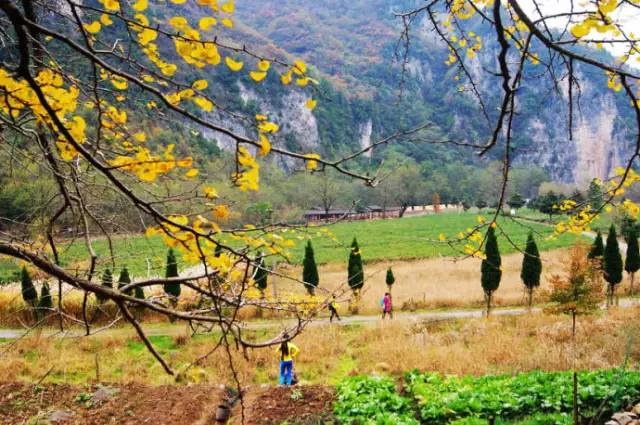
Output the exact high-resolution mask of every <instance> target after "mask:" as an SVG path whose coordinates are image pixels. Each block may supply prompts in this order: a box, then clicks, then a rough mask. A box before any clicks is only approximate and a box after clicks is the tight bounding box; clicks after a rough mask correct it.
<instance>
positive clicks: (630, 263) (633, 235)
mask: <svg viewBox="0 0 640 425" xmlns="http://www.w3.org/2000/svg"><path fill="white" fill-rule="evenodd" d="M624 269H625V271H626V272H627V273H629V279H630V284H629V293H630V294H631V295H633V292H634V291H633V279H634V277H635V274H636V272H637V271H638V269H640V249H639V248H638V234H637V232H636V229H635V227H634V228H632V229H630V231H629V240H628V241H627V258H626V261H625V263H624Z"/></svg>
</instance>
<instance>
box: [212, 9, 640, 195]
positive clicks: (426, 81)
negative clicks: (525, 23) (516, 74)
mask: <svg viewBox="0 0 640 425" xmlns="http://www.w3.org/2000/svg"><path fill="white" fill-rule="evenodd" d="M421 3H422V2H418V1H412V0H400V1H388V0H348V1H347V0H323V1H314V0H242V1H238V2H237V18H238V21H239V23H240V24H239V25H238V27H237V30H236V31H238V32H241V33H242V34H241V35H242V36H243V37H245V38H247V37H248V38H249V39H250V41H252V42H254V46H255V47H257V48H260V49H265V51H267V52H273V53H274V54H281V55H285V56H287V57H290V58H294V57H301V58H303V59H304V60H305V61H307V62H308V63H310V64H312V65H313V66H314V68H315V71H316V72H317V73H318V75H319V76H320V77H321V81H322V82H321V84H320V86H319V92H320V93H321V101H320V103H319V106H318V108H317V109H316V111H315V112H314V114H313V115H312V114H310V113H308V112H306V111H304V108H303V107H302V104H303V97H302V95H300V94H297V93H295V91H294V92H291V91H288V92H282V93H281V91H279V90H278V89H277V88H275V87H274V86H276V84H273V85H272V86H269V82H267V83H266V86H265V87H266V88H265V87H259V88H255V87H254V85H250V84H245V83H243V82H242V80H239V81H238V82H237V89H238V90H237V92H236V93H235V94H234V95H235V96H237V97H239V98H240V101H239V102H240V103H241V104H244V105H245V107H248V106H251V107H253V108H257V109H260V110H265V109H266V110H268V111H269V112H270V113H271V114H272V115H273V116H275V117H276V118H280V119H281V120H282V121H283V122H287V123H288V125H287V126H285V127H284V128H283V131H282V134H281V137H280V141H279V142H280V143H283V144H286V145H287V146H289V147H296V148H302V149H315V150H319V151H320V152H322V153H323V154H324V155H339V154H342V153H345V152H350V151H353V150H355V149H357V148H358V147H359V146H366V145H367V144H369V143H371V141H373V140H376V139H377V138H380V137H384V136H386V135H388V134H390V133H393V132H394V131H396V130H397V129H408V128H411V127H415V126H417V125H420V124H423V123H431V124H432V125H433V127H432V129H430V131H429V137H428V139H430V140H443V139H450V140H459V141H467V142H475V143H483V142H485V141H486V140H487V138H488V135H489V134H490V132H491V130H492V127H491V124H490V123H489V122H488V121H487V120H486V119H485V117H484V116H483V114H482V113H481V110H480V108H479V104H478V102H477V100H476V99H475V98H474V97H473V96H472V95H471V94H470V93H468V92H466V91H465V92H464V93H461V92H460V91H459V87H460V85H461V82H463V80H460V81H457V80H456V79H455V77H456V75H457V70H456V69H455V68H454V67H450V66H448V65H446V64H445V63H444V61H445V60H446V57H447V50H446V49H445V47H444V45H443V44H442V42H440V41H439V40H438V39H437V38H436V37H435V35H434V33H433V31H431V29H430V27H429V26H428V25H427V24H426V22H423V21H421V20H416V22H414V25H413V32H412V34H411V46H410V51H409V56H408V63H407V70H408V73H407V75H406V78H405V79H404V82H403V81H402V72H401V66H400V63H399V61H398V60H397V59H396V53H397V50H396V47H397V43H398V38H399V35H400V31H401V28H400V25H399V22H398V21H397V19H396V18H395V16H394V12H398V11H402V10H407V9H410V8H411V7H413V6H416V5H419V4H421ZM489 31H490V29H488V28H482V27H481V26H478V27H477V31H476V32H477V33H478V34H479V35H480V36H482V38H483V48H482V50H480V52H479V57H478V60H477V61H476V62H474V63H472V64H471V66H470V69H471V72H472V73H473V75H474V78H475V79H477V81H478V83H479V89H480V91H481V92H482V93H483V95H484V96H486V99H485V100H486V102H487V111H489V116H490V118H495V112H494V111H496V110H497V109H496V108H497V106H498V102H499V96H500V93H499V92H498V91H497V90H499V89H498V88H499V83H500V78H499V77H497V76H495V75H493V74H492V72H493V71H495V69H496V64H495V52H496V43H495V41H494V39H493V38H494V37H495V36H494V35H493V34H491V33H490V32H489ZM275 46H277V47H275ZM541 57H542V52H541ZM496 72H497V71H496ZM539 74H541V70H540V67H539V66H538V67H536V66H534V65H531V66H528V67H527V70H526V76H527V81H528V82H527V84H526V85H525V86H524V87H523V89H522V90H521V92H520V94H519V97H518V102H519V104H518V112H519V115H518V117H517V121H516V123H515V125H514V130H515V131H514V134H515V136H514V151H513V156H514V158H515V163H516V164H518V163H521V164H532V163H534V164H538V165H541V166H542V167H544V168H545V169H546V170H547V171H548V172H549V174H550V176H551V177H552V178H553V179H555V180H558V181H565V182H578V183H585V182H587V181H589V180H590V179H591V178H592V177H594V176H597V177H601V178H604V177H607V176H608V175H609V174H610V173H611V171H612V169H613V168H614V167H615V166H617V165H619V164H620V163H621V162H622V160H623V158H625V157H626V153H627V152H628V151H629V149H630V145H631V143H632V140H633V139H632V132H631V130H632V129H633V125H632V124H633V123H632V121H631V119H632V116H631V115H630V113H629V111H628V108H626V107H625V105H626V100H625V99H624V97H622V96H619V95H616V94H615V93H614V92H612V91H611V90H609V89H608V88H607V86H606V80H605V77H604V75H602V74H601V73H600V72H596V71H594V70H590V69H583V68H578V76H579V78H580V83H581V91H582V93H581V99H582V102H581V103H580V105H579V108H576V111H577V112H576V115H575V116H574V129H573V130H574V138H573V140H569V131H568V128H567V122H568V114H569V113H568V108H567V99H566V90H565V91H564V92H562V91H556V90H554V87H553V86H552V84H551V82H550V81H548V80H547V79H545V78H541V77H540V76H539ZM401 86H402V87H403V92H402V97H400V87H401ZM267 94H269V95H270V96H266V95H267ZM223 144H224V143H223ZM392 152H395V154H396V155H397V154H399V155H406V156H408V157H410V158H413V159H414V160H416V161H418V162H425V161H430V162H432V163H447V162H449V161H453V160H460V159H463V160H464V161H465V162H468V163H476V164H478V163H481V162H482V161H487V160H491V159H496V158H499V157H501V155H502V152H501V150H500V147H497V149H495V150H494V152H492V153H490V154H489V155H487V157H486V158H482V159H480V158H478V157H477V155H475V153H474V152H473V151H472V150H469V149H462V148H456V147H453V146H451V145H441V144H429V143H427V142H422V143H407V144H399V145H396V146H392V147H388V148H383V149H381V150H380V151H378V152H375V153H374V155H373V156H374V159H375V158H381V157H383V156H388V155H390V154H392Z"/></svg>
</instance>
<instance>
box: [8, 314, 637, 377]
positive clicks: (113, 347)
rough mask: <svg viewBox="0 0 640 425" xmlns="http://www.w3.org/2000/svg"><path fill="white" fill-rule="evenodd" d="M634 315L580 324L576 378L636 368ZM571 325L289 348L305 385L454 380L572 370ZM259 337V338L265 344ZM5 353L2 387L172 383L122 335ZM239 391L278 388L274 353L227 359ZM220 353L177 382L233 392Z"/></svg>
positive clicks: (523, 320) (33, 340) (373, 336)
mask: <svg viewBox="0 0 640 425" xmlns="http://www.w3.org/2000/svg"><path fill="white" fill-rule="evenodd" d="M639 313H640V309H639V308H628V309H620V310H617V311H616V310H612V311H610V312H608V313H600V314H598V315H595V316H592V317H584V318H580V319H579V321H578V337H577V363H576V366H577V367H578V368H580V369H594V368H607V367H613V366H617V365H620V364H622V362H623V361H624V359H625V355H628V356H629V360H630V363H629V364H630V365H635V364H637V361H638V360H640V328H639V325H637V324H636V318H637V317H638V314H639ZM570 335H571V329H570V319H569V318H568V317H566V316H548V315H544V314H541V313H540V314H530V315H523V316H517V317H516V316H514V317H493V318H491V319H480V318H477V319H469V320H455V321H441V322H421V321H415V322H408V321H403V322H400V321H397V322H388V321H387V322H379V323H376V324H373V325H358V326H355V325H351V326H330V325H322V326H313V327H311V328H309V329H308V330H307V331H306V332H305V333H304V334H302V335H300V336H299V337H297V338H296V339H295V343H296V344H297V345H298V346H299V347H300V348H301V350H302V353H301V354H300V356H299V357H298V359H297V361H296V370H297V372H298V373H299V376H300V378H301V379H302V380H303V381H307V382H312V383H334V382H336V381H337V380H339V379H341V378H343V377H344V376H346V375H350V374H356V373H372V372H389V373H393V374H401V373H403V372H405V371H407V370H410V369H413V368H418V369H422V370H431V371H440V372H443V373H456V374H486V373H513V372H519V371H528V370H533V369H543V370H563V369H568V368H569V367H571V358H572V351H571V349H572V344H571V336H570ZM262 336H264V335H262ZM216 341H217V340H216V338H215V335H206V336H199V337H197V338H195V339H191V338H188V337H183V336H180V337H173V338H171V337H166V340H165V342H158V346H159V348H160V350H161V351H162V352H163V354H164V355H165V357H166V358H167V359H168V360H169V362H170V363H171V364H172V365H173V366H174V367H175V368H176V369H177V370H180V369H181V367H184V365H186V364H187V362H188V360H189V359H193V358H195V357H196V356H198V355H201V354H204V353H205V352H207V351H208V350H210V349H211V347H212V346H213V344H215V342H216ZM6 347H7V346H6V345H4V346H0V351H2V352H3V354H2V358H3V368H2V371H1V372H0V380H1V381H8V380H16V379H17V380H28V381H36V380H38V379H39V378H40V377H41V376H43V375H44V374H45V373H46V372H47V370H48V369H49V368H50V367H51V366H53V367H54V369H53V371H52V372H51V374H50V375H49V376H48V378H47V380H49V381H56V382H67V383H83V382H87V381H92V380H95V376H96V371H95V363H96V356H98V361H99V363H100V377H101V380H104V381H112V382H142V383H152V384H163V383H173V382H174V380H173V378H171V377H170V376H168V375H166V374H164V373H163V371H162V369H161V367H160V366H159V365H158V364H157V362H156V361H155V360H154V359H153V358H152V357H151V355H150V354H149V353H147V352H146V351H144V350H141V349H139V348H140V344H139V343H138V342H137V341H136V338H135V337H134V336H132V335H130V334H125V333H124V332H123V331H118V332H115V333H112V334H102V335H100V334H99V335H96V336H94V337H90V338H79V339H65V340H61V339H51V338H43V337H39V336H37V335H34V336H32V337H29V338H25V339H24V340H21V341H19V342H18V343H16V344H15V346H13V347H12V348H11V349H9V350H8V351H7V352H4V350H5V348H6ZM232 352H233V356H234V361H235V364H236V367H237V369H238V374H239V376H240V378H241V379H242V381H243V382H244V383H265V382H266V383H275V382H276V379H277V363H278V358H277V356H276V355H275V353H274V350H273V349H261V350H250V351H249V353H248V359H245V358H244V357H243V355H242V353H240V352H236V351H235V350H233V351H232ZM226 364H227V363H226V357H225V353H224V351H219V352H216V353H215V354H213V355H212V356H211V357H209V358H208V359H207V360H206V361H204V362H203V363H202V364H201V365H200V366H199V367H194V368H192V369H191V370H190V371H189V373H187V374H186V375H185V376H184V377H183V379H181V380H180V382H182V383H185V382H211V383H230V382H231V373H230V371H229V370H228V368H227V366H226Z"/></svg>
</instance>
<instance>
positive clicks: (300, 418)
mask: <svg viewBox="0 0 640 425" xmlns="http://www.w3.org/2000/svg"><path fill="white" fill-rule="evenodd" d="M246 393H247V395H246V396H245V398H244V405H245V424H246V425H267V424H268V425H272V424H273V425H275V424H281V423H283V422H286V423H287V424H288V425H315V424H333V423H337V422H336V421H335V420H334V419H333V416H332V411H333V400H334V397H335V393H334V391H333V388H331V387H325V386H321V385H302V386H295V387H251V388H249V389H248V390H247V392H246ZM233 413H234V417H233V420H232V424H234V425H236V424H238V425H239V424H240V423H241V422H240V409H239V405H236V406H235V408H234V411H233Z"/></svg>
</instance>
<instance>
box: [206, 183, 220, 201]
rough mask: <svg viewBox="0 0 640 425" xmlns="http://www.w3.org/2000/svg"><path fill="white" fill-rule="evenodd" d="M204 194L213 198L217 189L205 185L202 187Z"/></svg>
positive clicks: (216, 193) (216, 195)
mask: <svg viewBox="0 0 640 425" xmlns="http://www.w3.org/2000/svg"><path fill="white" fill-rule="evenodd" d="M204 195H205V196H206V197H207V198H209V199H215V198H217V197H218V191H217V190H216V189H215V188H213V187H211V186H207V187H205V188H204Z"/></svg>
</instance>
